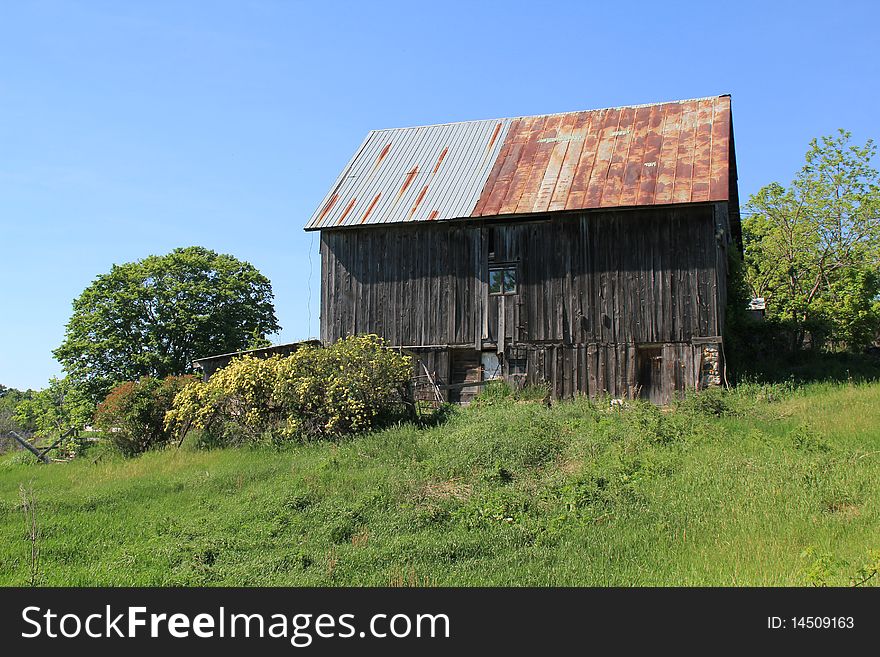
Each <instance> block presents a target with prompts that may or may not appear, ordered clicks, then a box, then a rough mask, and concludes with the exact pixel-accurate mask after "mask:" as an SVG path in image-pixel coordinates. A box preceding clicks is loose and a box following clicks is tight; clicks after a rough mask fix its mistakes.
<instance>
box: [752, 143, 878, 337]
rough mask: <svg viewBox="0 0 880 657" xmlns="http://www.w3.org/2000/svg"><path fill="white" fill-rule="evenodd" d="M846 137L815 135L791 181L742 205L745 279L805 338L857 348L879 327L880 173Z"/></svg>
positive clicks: (871, 151)
mask: <svg viewBox="0 0 880 657" xmlns="http://www.w3.org/2000/svg"><path fill="white" fill-rule="evenodd" d="M850 139H851V134H850V133H849V132H846V131H844V130H840V131H839V132H838V133H837V134H836V135H833V136H826V137H822V138H821V139H814V140H812V141H811V142H810V148H809V150H808V151H807V155H806V163H805V164H804V166H803V168H802V169H801V170H800V171H799V172H798V174H797V176H796V177H795V179H794V180H793V181H792V183H791V185H789V186H788V187H783V186H782V185H780V184H778V183H772V184H770V185H767V186H765V187H763V188H761V190H760V191H758V193H757V194H755V195H753V196H752V197H751V198H750V199H749V202H748V205H747V211H748V214H749V215H750V216H748V217H747V218H746V219H745V221H744V222H743V240H744V247H745V261H746V277H747V280H748V283H749V285H750V287H751V291H752V294H753V295H754V296H759V297H764V298H765V299H766V300H767V309H768V311H767V312H768V317H770V318H771V319H777V320H780V321H781V322H783V323H787V324H788V325H789V326H791V327H792V332H791V335H792V345H791V346H792V347H794V348H800V347H802V346H803V344H804V339H805V337H806V336H807V335H810V336H811V337H812V338H813V342H814V343H817V342H818V343H822V342H824V340H825V338H827V339H829V340H831V341H834V342H837V343H843V344H845V345H846V346H848V347H850V348H857V347H861V346H864V345H866V344H868V343H870V342H871V341H872V340H873V339H874V337H875V335H876V332H877V328H878V326H880V306H878V303H877V295H878V293H880V176H878V172H877V170H876V169H875V168H874V167H873V166H872V159H873V157H874V155H875V153H876V147H875V146H874V144H873V142H872V141H871V140H868V141H867V142H866V143H865V144H864V145H863V146H857V145H854V144H851V143H850Z"/></svg>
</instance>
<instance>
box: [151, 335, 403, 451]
mask: <svg viewBox="0 0 880 657" xmlns="http://www.w3.org/2000/svg"><path fill="white" fill-rule="evenodd" d="M411 371H412V363H411V359H410V358H409V357H408V356H404V355H402V354H399V353H396V352H394V351H392V350H391V349H388V348H387V346H386V345H385V343H384V342H383V340H382V339H381V338H379V337H378V336H375V335H361V336H353V337H349V338H345V339H342V340H339V341H338V342H336V343H335V344H333V345H331V346H329V347H308V346H306V347H303V348H301V349H299V350H298V351H296V352H294V353H293V354H292V355H291V356H288V357H287V358H280V357H278V356H274V357H272V358H267V359H257V358H252V357H247V356H245V357H243V358H239V359H236V360H234V361H232V363H230V364H229V365H228V366H226V367H225V368H223V369H222V370H219V371H217V372H216V373H215V374H214V375H213V376H212V377H211V378H210V380H209V381H208V382H207V383H201V382H198V383H194V384H191V385H189V386H187V387H186V388H184V389H183V390H182V391H181V392H180V393H179V394H178V395H177V397H176V398H175V400H174V405H173V407H172V409H171V411H169V413H168V414H167V416H166V418H165V421H166V425H167V426H168V427H169V429H173V430H175V431H178V432H185V431H187V430H189V429H191V428H193V429H200V430H203V431H207V432H209V433H210V434H211V435H212V436H213V437H214V438H215V439H217V438H219V439H221V440H222V442H225V443H229V442H239V441H255V440H259V439H260V438H261V437H263V436H265V435H266V434H267V433H271V434H273V435H275V436H281V437H286V438H314V437H330V436H340V435H345V434H351V433H358V432H361V431H367V430H369V429H371V428H373V427H374V426H376V425H377V424H378V423H380V422H382V421H383V420H386V419H390V418H392V417H396V416H399V415H400V414H401V413H402V411H403V394H402V393H403V389H404V386H405V385H406V383H407V382H408V381H409V378H410V375H411Z"/></svg>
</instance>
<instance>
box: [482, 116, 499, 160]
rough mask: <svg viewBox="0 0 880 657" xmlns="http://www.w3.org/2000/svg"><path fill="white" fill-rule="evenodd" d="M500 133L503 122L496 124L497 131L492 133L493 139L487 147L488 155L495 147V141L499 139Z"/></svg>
mask: <svg viewBox="0 0 880 657" xmlns="http://www.w3.org/2000/svg"><path fill="white" fill-rule="evenodd" d="M499 132H501V121H499V122H498V123H496V124H495V129H494V130H493V131H492V137H491V139H489V143H488V144H487V145H486V152H487V153H488V152H489V151H490V150H492V147H493V146H494V145H495V140H496V139H498V133H499Z"/></svg>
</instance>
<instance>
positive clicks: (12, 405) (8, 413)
mask: <svg viewBox="0 0 880 657" xmlns="http://www.w3.org/2000/svg"><path fill="white" fill-rule="evenodd" d="M33 394H34V392H33V390H26V391H22V390H16V389H15V388H8V387H7V386H4V385H2V384H0V452H3V451H5V450H6V449H7V448H8V447H9V446H10V445H12V444H14V441H13V440H12V438H11V437H8V434H9V432H10V431H15V432H17V433H19V434H28V433H32V432H33V431H34V429H35V428H36V427H35V426H33V425H30V424H22V423H21V422H19V421H18V419H17V418H16V415H15V411H16V409H17V408H18V405H19V404H21V403H22V402H23V401H25V400H26V399H30V398H31V397H32V396H33Z"/></svg>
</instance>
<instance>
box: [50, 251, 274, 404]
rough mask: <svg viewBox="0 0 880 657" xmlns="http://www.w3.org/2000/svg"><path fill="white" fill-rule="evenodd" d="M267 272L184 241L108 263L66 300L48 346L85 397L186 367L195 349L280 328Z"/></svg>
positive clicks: (201, 351)
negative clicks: (60, 337) (62, 321)
mask: <svg viewBox="0 0 880 657" xmlns="http://www.w3.org/2000/svg"><path fill="white" fill-rule="evenodd" d="M272 299H273V294H272V286H271V284H270V283H269V280H268V279H267V278H266V277H265V276H263V275H262V274H260V272H259V271H257V270H256V269H255V268H254V267H253V266H252V265H250V264H249V263H246V262H242V261H240V260H237V259H236V258H234V257H232V256H230V255H220V254H217V253H215V252H214V251H210V250H208V249H205V248H202V247H198V246H192V247H188V248H181V249H175V250H174V251H172V252H171V253H169V254H167V255H164V256H149V257H148V258H145V259H143V260H139V261H137V262H132V263H127V264H123V265H114V266H113V268H112V269H111V271H110V272H109V273H107V274H102V275H100V276H98V277H97V278H96V279H95V280H94V281H93V282H92V284H91V285H89V287H87V288H86V289H85V290H84V291H83V293H82V294H81V295H80V296H79V297H78V298H77V299H76V300H75V301H74V302H73V314H72V316H71V319H70V322H69V323H68V324H67V331H66V334H65V339H64V343H63V344H62V345H61V346H60V347H58V348H57V349H56V350H55V351H54V352H53V353H54V355H55V357H56V358H57V359H58V360H59V361H60V362H61V363H62V364H63V365H64V368H65V369H66V370H67V372H68V373H69V374H70V376H71V377H72V378H73V379H74V380H75V381H77V382H78V383H79V384H81V385H82V386H83V387H84V389H85V390H87V391H88V393H89V394H90V395H91V396H92V398H93V399H95V400H96V401H97V400H100V399H103V398H104V396H105V395H106V394H107V392H108V391H109V390H110V388H111V387H112V386H113V385H114V384H116V383H119V382H122V381H136V380H138V379H140V378H141V377H144V376H151V377H157V378H164V377H166V376H171V375H182V374H186V373H188V372H190V371H191V367H192V365H191V364H192V360H193V359H194V358H199V357H201V356H208V355H211V354H217V353H226V352H231V351H239V350H242V349H245V348H248V347H250V346H252V345H253V344H262V343H264V341H265V339H266V335H267V334H271V333H274V332H277V331H278V330H280V327H279V326H278V322H277V319H276V317H275V309H274V306H273V304H272Z"/></svg>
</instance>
